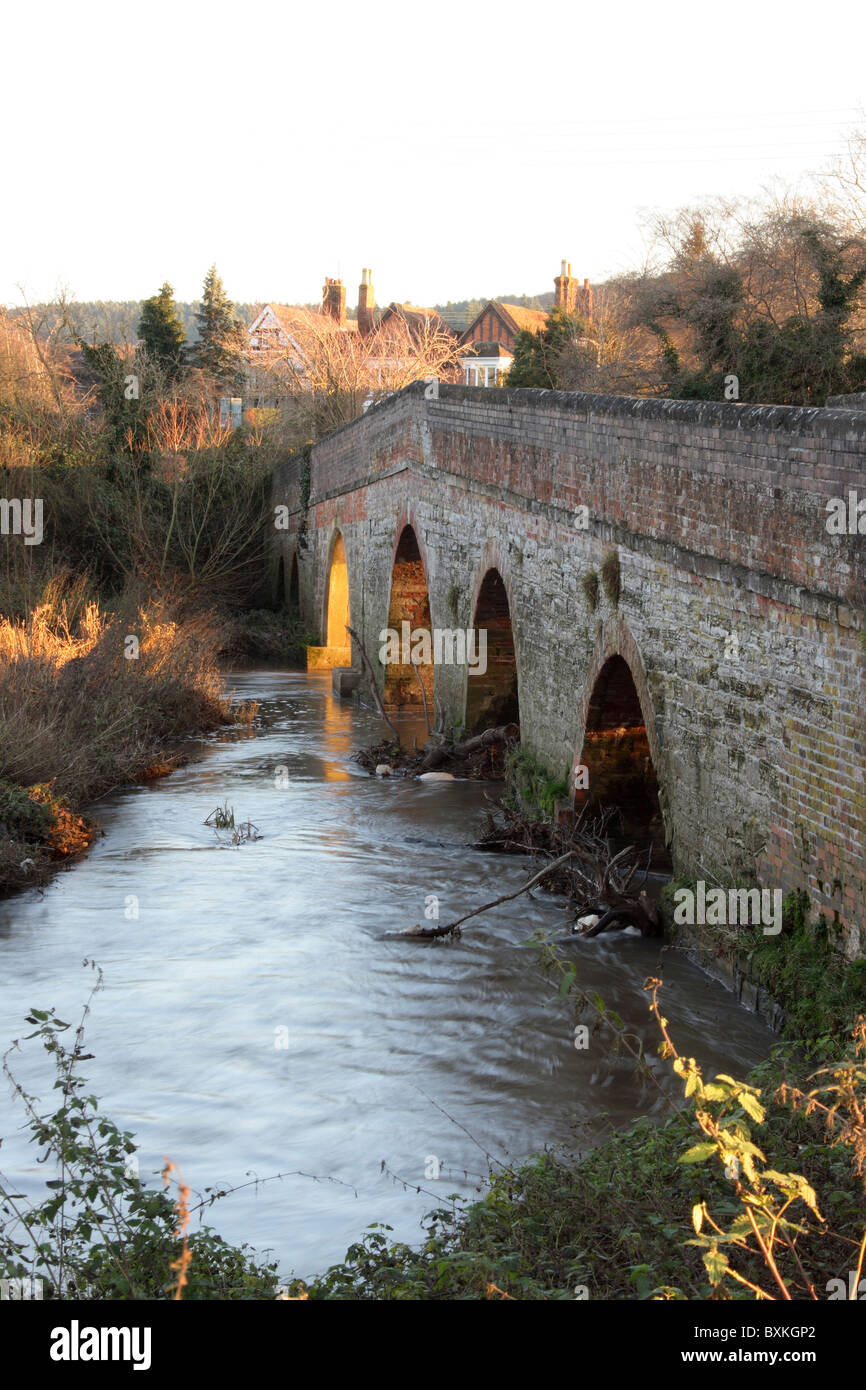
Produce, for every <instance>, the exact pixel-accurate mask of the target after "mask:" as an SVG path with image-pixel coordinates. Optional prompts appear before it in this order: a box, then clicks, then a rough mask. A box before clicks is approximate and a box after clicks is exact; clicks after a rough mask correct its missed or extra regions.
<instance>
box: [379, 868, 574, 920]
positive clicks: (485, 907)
mask: <svg viewBox="0 0 866 1390" xmlns="http://www.w3.org/2000/svg"><path fill="white" fill-rule="evenodd" d="M572 853H573V851H570V852H569V853H568V854H563V855H561V856H560V858H559V859H556V860H555V861H554V862H553V863H552V864H546V865H545V867H544V868H543V869H539V871H538V873H537V874H535V875H534V876H533V877H532V878H531V879H530V880H529V882H528V883H524V885H523V887H522V888H517V889H516V890H515V891H514V892H513V893H503V894H502V897H501V898H494V899H493V901H492V902H489V903H484V904H482V906H481V907H476V908H473V910H472V911H471V912H466V913H464V915H463V916H462V917H457V918H456V919H455V921H453V922H446V923H445V924H444V925H442V926H438V927H422V926H420V925H416V926H414V927H410V928H409V930H408V931H405V932H394V933H393V935H395V936H398V937H401V938H403V937H405V938H408V939H409V940H414V941H423V940H425V939H426V940H430V939H431V938H434V937H439V936H454V935H459V929H460V927H461V926H462V925H463V923H464V922H468V921H469V919H470V917H480V916H481V914H482V912H490V910H491V909H492V908H494V907H499V905H500V903H508V902H511V899H512V898H519V897H520V895H521V893H526V892H528V890H529V889H530V888H532V887H533V886H534V885H535V884H536V883H540V881H541V880H542V879H543V878H545V877H546V876H547V875H548V874H550V873H552V872H553V870H554V869H557V868H559V866H560V865H562V864H564V863H565V861H566V860H567V859H570V858H571V854H572Z"/></svg>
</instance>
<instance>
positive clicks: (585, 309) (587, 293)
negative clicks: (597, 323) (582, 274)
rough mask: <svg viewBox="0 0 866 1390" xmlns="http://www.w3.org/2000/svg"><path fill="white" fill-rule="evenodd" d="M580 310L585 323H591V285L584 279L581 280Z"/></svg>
mask: <svg viewBox="0 0 866 1390" xmlns="http://www.w3.org/2000/svg"><path fill="white" fill-rule="evenodd" d="M580 310H581V314H582V315H583V317H584V318H585V319H586V321H587V323H592V285H591V284H590V283H589V281H588V280H586V279H584V282H583V301H582V303H581V306H580Z"/></svg>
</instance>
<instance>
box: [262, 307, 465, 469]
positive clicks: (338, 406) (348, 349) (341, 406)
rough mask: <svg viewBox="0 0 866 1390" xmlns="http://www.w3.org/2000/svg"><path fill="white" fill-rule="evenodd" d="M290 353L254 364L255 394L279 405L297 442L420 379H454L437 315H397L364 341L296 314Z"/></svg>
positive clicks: (451, 347) (455, 358)
mask: <svg viewBox="0 0 866 1390" xmlns="http://www.w3.org/2000/svg"><path fill="white" fill-rule="evenodd" d="M292 339H293V343H292V346H290V347H288V348H278V349H275V350H273V351H272V352H270V353H269V354H268V355H267V360H266V361H264V362H261V363H258V364H257V365H256V373H257V385H258V389H259V391H260V392H261V393H262V394H263V395H265V396H266V397H270V398H271V399H273V400H274V401H275V402H278V403H279V409H280V412H281V414H282V416H283V420H284V422H285V423H287V424H288V425H289V427H290V429H291V431H292V432H293V433H294V434H296V435H297V437H298V439H299V440H300V441H302V442H305V441H306V440H309V439H320V438H322V436H323V435H325V434H328V433H329V432H330V431H331V430H334V429H337V428H338V427H339V426H340V425H344V424H346V423H348V421H350V420H354V419H356V418H357V417H358V416H359V415H361V414H362V413H363V411H364V409H365V408H366V406H367V405H368V404H370V403H372V402H373V401H375V400H378V399H380V398H381V397H382V396H385V395H387V394H389V393H390V392H392V391H399V390H401V389H402V388H403V387H404V386H408V385H409V383H410V382H412V381H417V380H419V378H426V377H437V378H439V379H441V380H446V381H447V380H454V381H456V380H459V379H460V368H459V356H460V348H459V343H458V339H457V337H456V336H455V335H454V334H453V333H452V332H451V331H450V329H448V328H447V327H445V325H444V324H443V323H442V321H441V320H440V319H439V318H438V316H436V315H434V314H429V313H425V312H419V311H417V310H414V311H412V312H411V313H410V312H408V311H407V312H406V313H401V312H399V311H398V312H396V313H394V314H392V315H390V316H389V317H388V318H387V319H386V320H385V321H384V322H383V321H380V322H379V323H378V324H377V325H376V327H375V328H374V330H373V331H372V332H371V333H369V334H362V333H360V332H359V331H356V330H350V329H347V328H345V327H341V326H340V325H339V324H338V323H337V322H336V321H335V320H334V319H332V318H330V317H329V316H328V315H326V314H319V313H315V312H310V311H298V313H297V315H296V316H295V319H294V322H293V325H292Z"/></svg>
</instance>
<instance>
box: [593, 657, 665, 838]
mask: <svg viewBox="0 0 866 1390" xmlns="http://www.w3.org/2000/svg"><path fill="white" fill-rule="evenodd" d="M578 761H579V763H580V764H582V766H583V767H585V768H586V769H587V774H588V775H587V777H586V779H585V780H586V781H587V782H588V786H587V787H586V788H585V789H584V788H582V787H581V786H580V785H579V779H578V778H576V789H575V805H576V807H578V808H580V806H582V805H583V804H584V802H586V801H589V803H590V806H591V807H592V806H595V807H599V808H601V807H604V806H616V807H617V808H618V810H619V812H620V815H621V818H622V829H623V833H624V835H625V836H626V837H627V838H628V839H630V840H632V841H634V842H635V843H637V844H640V845H642V846H649V845H652V846H653V848H654V854H653V861H654V863H655V864H656V865H658V864H660V862H661V860H662V859H663V858H666V850H665V844H664V829H663V823H662V815H661V809H660V805H659V785H658V779H657V777H656V771H655V768H654V766H653V760H652V753H651V751H650V745H649V738H648V736H647V729H646V721H645V719H644V715H643V710H642V709H641V703H640V698H639V696H638V692H637V687H636V685H635V682H634V677H633V676H632V673H631V668H630V666H629V664H628V662H627V661H626V660H625V658H624V657H621V656H618V655H616V656H610V657H608V659H607V661H605V663H604V665H603V666H602V668H601V670H600V671H599V673H598V675H597V677H596V680H595V684H594V686H593V689H592V695H591V696H590V701H589V711H588V714H587V719H586V732H585V734H584V740H583V750H582V752H581V755H580V758H579V760H578Z"/></svg>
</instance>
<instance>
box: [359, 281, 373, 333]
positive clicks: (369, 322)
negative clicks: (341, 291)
mask: <svg viewBox="0 0 866 1390" xmlns="http://www.w3.org/2000/svg"><path fill="white" fill-rule="evenodd" d="M375 307H376V296H375V294H374V292H373V272H372V270H362V271H361V283H360V285H359V286H358V332H359V333H363V334H365V335H366V334H367V333H372V331H373V310H374V309H375Z"/></svg>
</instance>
